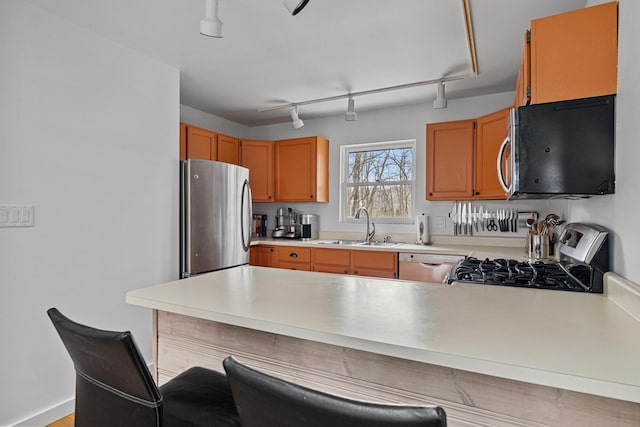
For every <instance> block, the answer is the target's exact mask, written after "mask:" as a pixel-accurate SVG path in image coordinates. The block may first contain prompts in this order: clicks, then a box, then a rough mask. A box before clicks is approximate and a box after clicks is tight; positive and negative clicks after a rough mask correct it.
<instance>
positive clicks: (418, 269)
mask: <svg viewBox="0 0 640 427" xmlns="http://www.w3.org/2000/svg"><path fill="white" fill-rule="evenodd" d="M464 258H465V257H464V256H462V255H441V254H424V253H422V254H412V253H403V252H400V255H399V257H398V260H399V273H400V274H399V276H400V279H402V280H415V281H419V282H430V283H445V282H446V280H447V278H448V275H449V272H450V271H451V268H453V266H454V265H455V264H456V263H457V262H458V261H460V260H461V259H464Z"/></svg>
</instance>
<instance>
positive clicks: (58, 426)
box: [47, 414, 74, 427]
mask: <svg viewBox="0 0 640 427" xmlns="http://www.w3.org/2000/svg"><path fill="white" fill-rule="evenodd" d="M73 425H74V415H73V414H69V415H67V416H66V417H64V418H60V419H59V420H58V421H56V422H53V423H51V424H49V425H47V427H73Z"/></svg>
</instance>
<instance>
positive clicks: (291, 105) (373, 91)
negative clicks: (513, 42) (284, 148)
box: [258, 73, 476, 113]
mask: <svg viewBox="0 0 640 427" xmlns="http://www.w3.org/2000/svg"><path fill="white" fill-rule="evenodd" d="M474 76H476V74H475V73H474V74H465V75H459V76H451V77H443V78H439V79H433V80H425V81H421V82H415V83H407V84H402V85H397V86H389V87H385V88H380V89H371V90H364V91H361V92H352V93H345V94H344V95H336V96H329V97H326V98H318V99H310V100H308V101H301V102H291V103H289V104H282V105H276V106H273V107H267V108H259V109H258V112H260V113H264V112H266V111H274V110H286V109H290V108H294V107H301V106H303V105H312V104H320V103H323V102H331V101H337V100H340V99H347V98H355V97H357V96H365V95H374V94H377V93H383V92H391V91H394V90H401V89H410V88H414V87H420V86H428V85H433V84H438V83H440V82H442V83H445V82H451V81H456V80H463V79H466V78H469V77H474Z"/></svg>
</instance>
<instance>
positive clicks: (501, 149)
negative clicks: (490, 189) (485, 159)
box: [496, 136, 513, 193]
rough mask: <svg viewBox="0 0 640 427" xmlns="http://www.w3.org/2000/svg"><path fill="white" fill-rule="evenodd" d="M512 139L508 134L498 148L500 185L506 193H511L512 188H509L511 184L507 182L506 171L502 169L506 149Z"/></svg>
mask: <svg viewBox="0 0 640 427" xmlns="http://www.w3.org/2000/svg"><path fill="white" fill-rule="evenodd" d="M510 141H511V138H509V137H508V136H507V137H506V138H505V139H504V141H502V145H501V146H500V149H499V150H498V159H497V165H496V166H497V169H498V181H500V185H501V186H502V189H503V190H504V192H505V193H509V192H510V191H511V189H510V188H509V187H510V186H511V185H509V187H507V183H506V182H505V179H504V173H503V172H504V171H503V169H502V157H503V156H504V150H505V149H506V148H507V145H508V144H509V142H510ZM512 161H513V160H512Z"/></svg>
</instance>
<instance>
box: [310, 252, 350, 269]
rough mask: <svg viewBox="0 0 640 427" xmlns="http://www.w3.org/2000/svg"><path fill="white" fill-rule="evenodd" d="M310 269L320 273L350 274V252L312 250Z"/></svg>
mask: <svg viewBox="0 0 640 427" xmlns="http://www.w3.org/2000/svg"><path fill="white" fill-rule="evenodd" d="M311 266H312V267H311V269H312V270H313V271H317V272H320V273H335V274H351V251H349V250H344V249H328V248H321V249H314V250H313V251H312V252H311Z"/></svg>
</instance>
